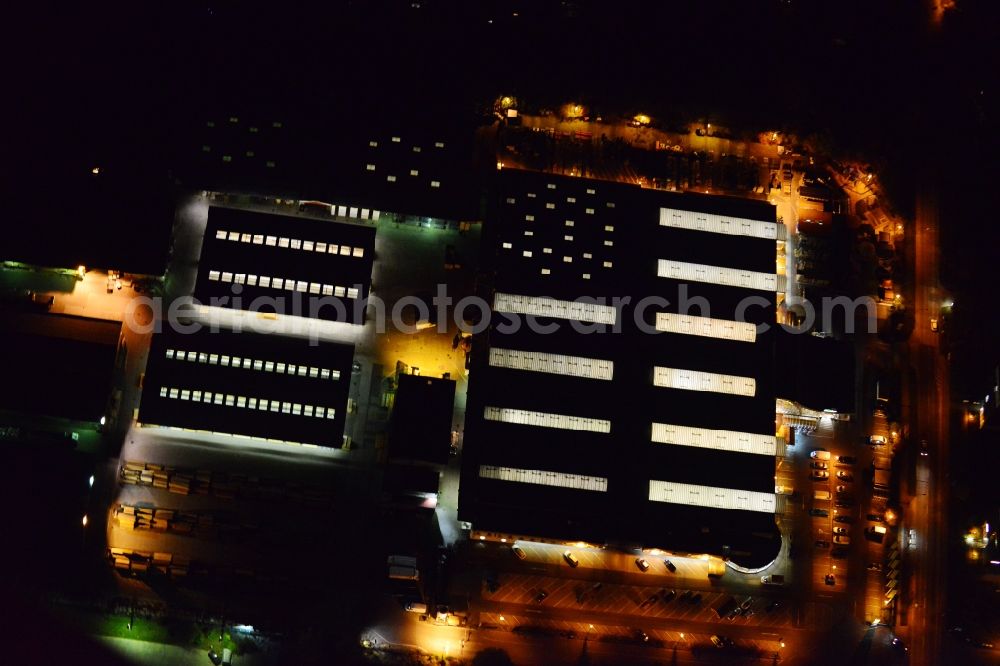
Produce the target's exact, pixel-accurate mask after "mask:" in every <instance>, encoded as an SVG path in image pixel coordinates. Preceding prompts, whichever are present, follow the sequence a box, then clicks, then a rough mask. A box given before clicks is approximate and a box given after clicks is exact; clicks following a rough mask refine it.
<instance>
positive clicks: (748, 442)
mask: <svg viewBox="0 0 1000 666" xmlns="http://www.w3.org/2000/svg"><path fill="white" fill-rule="evenodd" d="M653 441H654V442H657V443H659V444H675V445H677V446H696V447H700V448H703V449H715V450H717V451H734V452H738V453H755V454H757V455H762V456H774V455H777V452H778V442H777V438H776V437H775V436H774V435H758V434H755V433H750V432H737V431H735V430H710V429H708V428H690V427H688V426H681V425H673V424H670V423H654V424H653Z"/></svg>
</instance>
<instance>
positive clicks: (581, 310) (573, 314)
mask: <svg viewBox="0 0 1000 666" xmlns="http://www.w3.org/2000/svg"><path fill="white" fill-rule="evenodd" d="M493 309H494V310H496V311H497V312H509V313H512V314H523V315H533V316H536V317H553V318H556V319H572V320H576V321H583V322H591V323H595V324H614V323H615V320H616V318H617V312H616V311H615V308H613V307H611V306H610V305H598V304H596V303H581V302H577V301H561V300H557V299H555V298H547V297H542V296H521V295H519V294H505V293H499V292H498V293H497V294H496V295H495V296H494V297H493Z"/></svg>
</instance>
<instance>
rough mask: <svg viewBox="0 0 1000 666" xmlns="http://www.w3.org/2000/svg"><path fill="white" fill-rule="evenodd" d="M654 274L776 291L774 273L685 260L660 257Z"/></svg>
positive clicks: (776, 285)
mask: <svg viewBox="0 0 1000 666" xmlns="http://www.w3.org/2000/svg"><path fill="white" fill-rule="evenodd" d="M656 274H657V276H659V277H665V278H673V279H675V280H682V281H685V282H710V283H712V284H721V285H724V286H727V287H743V288H745V289H759V290H760V291H777V289H778V278H777V276H776V275H775V274H774V273H759V272H757V271H748V270H744V269H742V268H724V267H722V266H709V265H708V264H691V263H688V262H686V261H673V260H672V259H660V260H659V261H658V262H657V266H656Z"/></svg>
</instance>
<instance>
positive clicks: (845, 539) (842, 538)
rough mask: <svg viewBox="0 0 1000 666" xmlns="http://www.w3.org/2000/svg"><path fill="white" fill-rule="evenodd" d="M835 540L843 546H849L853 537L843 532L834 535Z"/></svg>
mask: <svg viewBox="0 0 1000 666" xmlns="http://www.w3.org/2000/svg"><path fill="white" fill-rule="evenodd" d="M833 542H834V543H835V544H838V545H841V546H848V545H850V543H851V537H849V536H844V535H843V534H838V535H836V536H835V537H833Z"/></svg>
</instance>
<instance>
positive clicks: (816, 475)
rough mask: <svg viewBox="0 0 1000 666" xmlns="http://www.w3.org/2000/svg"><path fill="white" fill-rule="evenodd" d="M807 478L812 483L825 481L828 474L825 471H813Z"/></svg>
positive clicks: (828, 476)
mask: <svg viewBox="0 0 1000 666" xmlns="http://www.w3.org/2000/svg"><path fill="white" fill-rule="evenodd" d="M809 477H810V478H811V479H812V480H813V481H825V480H827V479H829V478H830V472H828V471H826V470H825V469H814V470H813V471H812V473H811V474H809Z"/></svg>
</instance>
